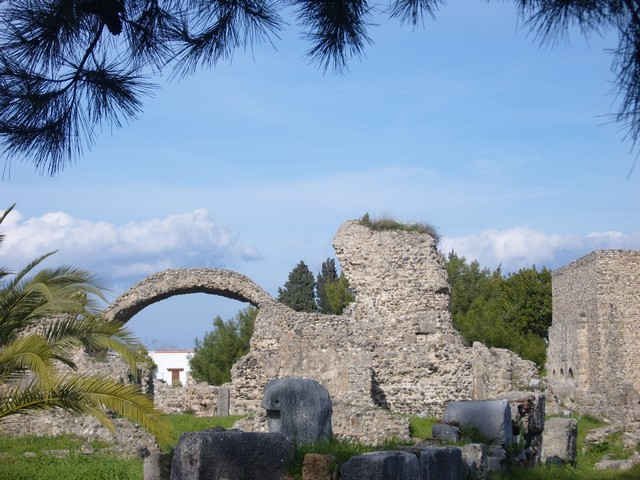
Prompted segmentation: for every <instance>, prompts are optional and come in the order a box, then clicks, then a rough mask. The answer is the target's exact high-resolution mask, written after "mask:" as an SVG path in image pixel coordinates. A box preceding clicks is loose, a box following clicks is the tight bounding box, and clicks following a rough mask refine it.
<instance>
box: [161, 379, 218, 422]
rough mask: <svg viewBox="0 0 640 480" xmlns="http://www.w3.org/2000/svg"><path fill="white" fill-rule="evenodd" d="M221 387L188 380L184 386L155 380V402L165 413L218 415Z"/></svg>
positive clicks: (200, 415) (198, 415) (202, 415)
mask: <svg viewBox="0 0 640 480" xmlns="http://www.w3.org/2000/svg"><path fill="white" fill-rule="evenodd" d="M219 391H220V387H217V386H215V385H209V384H208V383H201V382H200V383H194V382H188V383H187V384H186V385H184V386H174V385H167V384H166V383H165V382H160V381H156V382H154V391H153V404H154V406H155V407H156V408H157V409H158V410H160V411H161V412H164V413H192V414H194V415H195V416H197V417H212V416H214V415H216V412H217V406H218V393H219Z"/></svg>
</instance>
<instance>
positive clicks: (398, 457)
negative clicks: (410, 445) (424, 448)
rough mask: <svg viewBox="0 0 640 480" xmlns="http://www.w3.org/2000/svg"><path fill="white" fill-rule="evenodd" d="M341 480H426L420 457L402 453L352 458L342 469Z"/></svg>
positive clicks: (381, 453)
mask: <svg viewBox="0 0 640 480" xmlns="http://www.w3.org/2000/svg"><path fill="white" fill-rule="evenodd" d="M340 478H341V480H364V479H366V480H424V479H422V478H421V477H420V468H419V463H418V457H416V456H415V455H414V454H412V453H408V452H401V451H387V452H371V453H365V454H363V455H357V456H355V457H351V458H350V459H349V460H347V461H346V462H345V463H343V464H342V467H341V468H340Z"/></svg>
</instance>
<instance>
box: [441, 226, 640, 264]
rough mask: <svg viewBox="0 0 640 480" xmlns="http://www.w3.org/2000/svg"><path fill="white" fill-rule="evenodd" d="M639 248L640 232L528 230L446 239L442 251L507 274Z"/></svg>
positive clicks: (522, 228) (491, 232)
mask: <svg viewBox="0 0 640 480" xmlns="http://www.w3.org/2000/svg"><path fill="white" fill-rule="evenodd" d="M609 248H614V249H615V248H621V249H638V248H640V232H637V233H631V234H627V233H622V232H616V231H609V232H593V233H589V234H587V235H558V234H548V233H544V232H541V231H538V230H534V229H531V228H528V227H515V228H509V229H504V230H485V231H483V232H480V233H477V234H472V235H465V236H459V237H444V238H443V239H442V241H441V243H440V250H441V251H442V252H443V253H445V254H446V253H447V252H449V251H451V250H455V251H456V253H458V254H459V255H463V256H465V257H467V258H468V259H476V260H478V262H480V265H482V266H490V267H495V266H497V265H502V267H503V269H504V270H505V271H513V270H517V269H518V268H521V267H527V266H531V265H533V264H535V265H538V266H543V265H544V266H548V267H550V268H556V267H559V266H562V265H564V264H566V263H568V262H570V261H572V260H575V259H577V258H579V257H580V256H582V255H585V254H587V253H589V252H590V251H592V250H597V249H609Z"/></svg>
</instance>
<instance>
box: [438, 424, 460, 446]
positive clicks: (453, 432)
mask: <svg viewBox="0 0 640 480" xmlns="http://www.w3.org/2000/svg"><path fill="white" fill-rule="evenodd" d="M431 437H433V438H434V439H436V440H441V441H443V442H448V443H457V442H459V441H460V429H459V428H458V427H456V426H453V425H447V424H446V423H436V424H435V425H434V426H433V427H431Z"/></svg>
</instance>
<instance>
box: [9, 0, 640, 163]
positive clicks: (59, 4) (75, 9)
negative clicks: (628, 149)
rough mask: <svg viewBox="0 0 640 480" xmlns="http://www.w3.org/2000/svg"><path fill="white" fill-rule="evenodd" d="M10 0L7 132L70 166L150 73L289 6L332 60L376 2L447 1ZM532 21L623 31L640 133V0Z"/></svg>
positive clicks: (555, 28) (627, 88) (625, 110)
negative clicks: (638, 0)
mask: <svg viewBox="0 0 640 480" xmlns="http://www.w3.org/2000/svg"><path fill="white" fill-rule="evenodd" d="M386 3H387V5H385V6H383V7H382V8H373V6H372V5H371V4H370V2H368V1H367V0H292V1H291V2H277V1H272V0H235V1H222V0H0V24H1V25H2V26H1V27H0V142H2V144H3V145H4V147H5V150H6V153H7V155H8V156H7V158H10V157H11V156H15V157H17V158H21V157H27V158H30V159H31V161H32V162H33V163H34V165H35V166H36V168H38V169H44V170H46V171H48V172H49V173H51V174H55V173H56V172H58V171H60V169H61V168H63V166H64V165H65V164H66V163H68V162H69V161H70V160H71V159H73V157H74V156H75V155H77V154H78V153H80V152H81V150H82V148H83V147H84V146H85V145H88V144H89V145H90V144H91V143H92V140H93V138H94V136H95V133H96V132H97V131H99V130H100V127H101V126H105V125H106V126H120V125H122V124H124V123H126V120H128V119H130V118H132V117H134V116H135V115H136V114H138V113H139V112H140V110H141V108H142V96H143V95H145V94H146V93H148V91H149V90H150V88H149V87H150V84H149V78H150V76H151V75H152V74H156V73H160V72H161V71H162V70H166V69H167V68H169V69H173V71H174V73H175V74H177V75H186V74H189V73H191V72H193V71H195V70H196V69H197V68H198V67H201V66H205V67H212V66H214V65H216V64H217V62H219V61H220V60H225V59H230V58H231V57H232V56H233V54H234V52H235V51H236V50H237V49H238V48H243V47H251V46H253V45H254V44H255V43H257V42H259V41H267V42H273V41H274V40H275V39H277V38H278V34H279V32H280V30H281V28H282V26H283V25H284V24H285V23H286V22H285V20H284V19H283V14H284V13H285V9H287V8H289V7H290V6H293V7H294V12H295V19H296V21H297V22H298V23H299V24H301V25H302V26H303V27H304V29H305V34H306V35H305V37H306V38H307V39H309V40H310V42H311V45H310V48H309V50H308V55H309V56H310V57H311V58H312V59H314V60H315V61H316V62H318V63H319V64H320V65H321V66H322V67H324V68H325V69H326V68H329V67H333V68H336V69H341V68H343V67H344V66H345V65H346V64H347V63H348V61H349V60H350V59H351V58H352V57H354V56H359V55H361V54H362V53H363V52H364V50H365V47H366V46H367V45H368V44H369V43H371V36H370V34H369V31H368V29H369V27H370V25H372V24H374V23H376V22H375V21H374V20H378V19H374V18H372V15H373V12H374V11H377V12H388V14H389V16H390V17H391V18H394V19H399V20H400V21H403V22H406V23H409V24H412V25H414V26H415V25H418V24H421V23H422V21H423V19H424V18H425V17H429V16H434V15H435V13H436V12H437V10H438V9H439V7H440V6H441V5H442V3H443V2H442V0H388V2H386ZM514 4H515V6H516V8H517V9H518V10H519V12H520V14H521V17H522V18H523V19H524V23H525V24H526V25H528V26H529V27H530V28H531V29H532V30H533V31H534V32H535V33H537V34H538V35H539V36H540V37H542V38H543V39H547V40H551V41H553V40H555V39H557V38H562V37H563V36H564V35H565V34H566V33H567V32H568V31H569V30H570V29H571V28H572V27H575V26H577V27H579V29H580V30H581V31H582V32H583V33H584V34H585V35H586V36H588V35H590V34H600V33H601V32H602V31H603V30H605V29H608V30H613V31H614V32H616V33H617V36H618V45H617V47H616V48H614V49H613V50H612V54H613V64H612V70H613V72H614V74H615V76H616V78H615V85H616V89H617V91H618V93H619V94H620V95H619V98H620V107H619V109H618V113H617V117H616V119H617V121H619V122H620V123H621V124H622V125H623V126H625V127H628V130H629V137H630V138H631V140H632V141H633V143H634V144H635V143H636V142H637V140H638V139H639V138H640V108H639V106H640V75H639V74H638V72H639V71H640V8H639V7H638V4H637V2H635V1H630V0H628V1H622V0H588V1H587V0H514Z"/></svg>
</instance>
